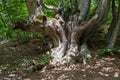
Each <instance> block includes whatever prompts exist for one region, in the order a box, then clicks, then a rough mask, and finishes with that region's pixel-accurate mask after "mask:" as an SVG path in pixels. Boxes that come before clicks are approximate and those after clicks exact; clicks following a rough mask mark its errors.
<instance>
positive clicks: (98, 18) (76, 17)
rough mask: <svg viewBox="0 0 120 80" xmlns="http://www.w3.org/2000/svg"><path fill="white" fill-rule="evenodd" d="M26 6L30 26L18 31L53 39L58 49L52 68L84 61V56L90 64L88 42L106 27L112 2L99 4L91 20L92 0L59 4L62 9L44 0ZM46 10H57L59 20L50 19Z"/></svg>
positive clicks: (54, 51)
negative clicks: (105, 23)
mask: <svg viewBox="0 0 120 80" xmlns="http://www.w3.org/2000/svg"><path fill="white" fill-rule="evenodd" d="M26 3H27V7H28V12H29V15H30V20H29V23H27V24H23V23H22V22H18V23H17V25H16V26H15V27H14V29H21V30H26V31H31V32H43V33H45V34H47V35H49V36H50V37H51V38H52V40H53V45H54V47H53V48H52V49H51V51H49V54H50V56H51V60H50V64H51V65H55V66H60V65H64V64H68V63H70V62H71V60H74V59H80V56H83V63H84V64H86V58H90V57H91V55H90V53H91V52H90V51H89V50H88V48H87V43H86V42H87V40H88V39H89V38H90V35H91V34H92V32H94V31H95V30H96V29H97V28H99V27H100V26H101V25H102V24H103V23H104V21H105V18H106V16H107V14H108V10H109V5H110V0H100V1H99V2H97V3H98V4H97V5H96V6H95V9H94V11H93V15H92V16H88V15H89V12H90V6H91V5H92V4H91V0H59V5H58V7H55V6H48V5H46V4H45V3H44V1H43V0H26ZM42 8H45V9H49V10H53V11H54V12H55V13H56V15H55V18H48V17H46V16H45V15H44V12H43V11H42Z"/></svg>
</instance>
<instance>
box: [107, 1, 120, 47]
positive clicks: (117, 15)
mask: <svg viewBox="0 0 120 80" xmlns="http://www.w3.org/2000/svg"><path fill="white" fill-rule="evenodd" d="M112 16H113V19H112V22H111V25H110V27H109V30H108V34H107V41H106V43H107V47H108V48H113V47H114V45H115V43H116V39H117V35H118V31H119V28H120V23H119V21H120V2H119V7H118V10H117V7H116V6H115V0H112Z"/></svg>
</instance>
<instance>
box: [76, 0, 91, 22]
mask: <svg viewBox="0 0 120 80" xmlns="http://www.w3.org/2000/svg"><path fill="white" fill-rule="evenodd" d="M90 3H91V0H82V1H81V4H82V5H81V6H79V7H80V14H79V18H78V19H79V24H81V22H82V21H83V20H85V18H86V17H87V14H88V12H89V9H90Z"/></svg>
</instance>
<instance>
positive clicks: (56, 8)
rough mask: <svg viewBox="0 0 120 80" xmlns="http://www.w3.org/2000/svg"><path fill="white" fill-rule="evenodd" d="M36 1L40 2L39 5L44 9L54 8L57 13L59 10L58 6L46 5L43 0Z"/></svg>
mask: <svg viewBox="0 0 120 80" xmlns="http://www.w3.org/2000/svg"><path fill="white" fill-rule="evenodd" d="M38 1H39V2H40V5H41V6H42V7H44V8H46V9H49V10H54V11H55V12H56V13H58V12H59V11H60V8H58V7H55V6H48V5H46V4H45V3H44V1H43V0H38Z"/></svg>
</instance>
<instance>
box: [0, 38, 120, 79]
mask: <svg viewBox="0 0 120 80" xmlns="http://www.w3.org/2000/svg"><path fill="white" fill-rule="evenodd" d="M94 42H95V44H94V45H93V49H94V50H93V49H92V53H93V54H92V55H93V58H92V59H90V60H88V62H87V64H86V65H83V64H82V63H76V64H71V65H70V66H61V67H57V68H53V69H45V68H43V69H42V70H39V69H38V70H35V71H33V70H32V68H33V66H34V65H35V64H33V63H34V61H38V62H39V61H43V62H45V61H46V60H45V59H44V58H45V56H44V55H45V52H46V51H47V50H48V44H46V42H45V41H44V39H36V38H34V39H33V38H32V39H31V38H29V39H25V40H14V41H7V42H2V43H1V44H0V80H120V57H110V56H106V57H101V56H98V52H97V49H99V48H102V47H103V42H101V41H100V42H99V43H98V42H97V41H94ZM96 45H97V46H96Z"/></svg>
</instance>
